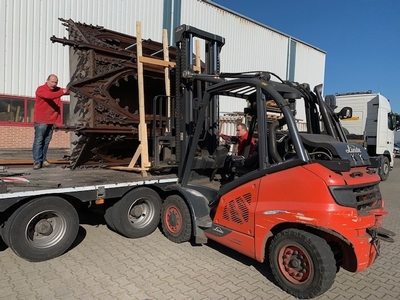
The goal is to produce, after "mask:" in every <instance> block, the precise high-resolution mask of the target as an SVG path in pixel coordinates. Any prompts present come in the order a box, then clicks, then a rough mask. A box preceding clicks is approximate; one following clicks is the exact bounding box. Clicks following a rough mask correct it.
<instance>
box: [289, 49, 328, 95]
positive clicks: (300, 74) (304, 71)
mask: <svg viewBox="0 0 400 300" xmlns="http://www.w3.org/2000/svg"><path fill="white" fill-rule="evenodd" d="M324 73H325V53H323V52H321V51H318V50H316V49H313V48H311V47H310V46H307V45H305V44H302V43H299V42H297V43H296V66H295V79H294V80H295V81H297V82H300V83H303V82H307V83H309V84H310V87H311V89H314V86H316V85H318V84H323V83H324V82H323V81H324Z"/></svg>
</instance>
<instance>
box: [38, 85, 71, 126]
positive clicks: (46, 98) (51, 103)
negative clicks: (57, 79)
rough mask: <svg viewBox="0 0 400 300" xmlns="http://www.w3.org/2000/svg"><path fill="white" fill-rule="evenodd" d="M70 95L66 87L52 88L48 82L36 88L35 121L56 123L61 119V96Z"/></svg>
mask: <svg viewBox="0 0 400 300" xmlns="http://www.w3.org/2000/svg"><path fill="white" fill-rule="evenodd" d="M63 95H69V91H67V92H66V93H64V89H62V88H59V87H56V88H55V89H54V90H51V89H50V87H49V86H48V85H47V83H45V84H43V85H41V86H39V87H38V88H37V89H36V102H35V107H34V111H33V121H34V122H36V123H41V124H55V123H58V122H59V121H60V105H61V96H63Z"/></svg>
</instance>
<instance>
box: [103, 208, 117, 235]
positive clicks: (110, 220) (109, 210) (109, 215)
mask: <svg viewBox="0 0 400 300" xmlns="http://www.w3.org/2000/svg"><path fill="white" fill-rule="evenodd" d="M113 208H114V205H112V206H110V207H108V208H107V209H106V211H105V212H104V221H106V223H107V225H108V227H110V229H111V230H113V231H116V229H115V225H114V221H113Z"/></svg>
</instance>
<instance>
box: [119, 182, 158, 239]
mask: <svg viewBox="0 0 400 300" xmlns="http://www.w3.org/2000/svg"><path fill="white" fill-rule="evenodd" d="M160 212H161V198H160V196H159V195H158V194H157V193H156V192H155V191H153V190H152V189H150V188H145V187H141V188H138V189H135V190H132V191H130V192H128V193H127V194H126V195H125V196H124V197H122V199H121V200H120V201H118V202H117V203H115V204H114V206H113V208H112V221H113V223H114V226H115V230H116V231H118V232H119V233H120V234H122V235H124V236H126V237H128V238H139V237H143V236H146V235H149V234H150V233H152V232H153V231H154V230H155V229H156V228H157V226H158V224H159V223H160Z"/></svg>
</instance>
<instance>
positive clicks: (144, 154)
mask: <svg viewBox="0 0 400 300" xmlns="http://www.w3.org/2000/svg"><path fill="white" fill-rule="evenodd" d="M136 42H137V46H136V51H137V55H138V56H139V57H141V56H143V48H142V25H141V22H140V21H137V22H136ZM137 70H138V89H139V118H140V123H139V141H140V146H141V147H140V152H141V153H140V154H141V159H140V162H141V167H142V169H144V168H147V167H149V166H150V162H149V152H148V151H149V150H148V143H147V124H146V120H145V117H146V114H145V109H144V82H143V64H142V63H141V62H140V60H138V62H137Z"/></svg>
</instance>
